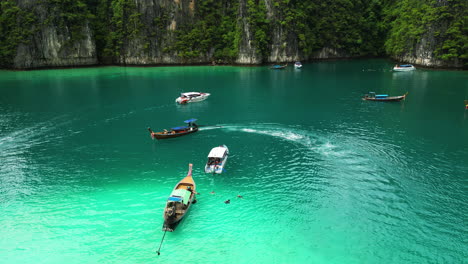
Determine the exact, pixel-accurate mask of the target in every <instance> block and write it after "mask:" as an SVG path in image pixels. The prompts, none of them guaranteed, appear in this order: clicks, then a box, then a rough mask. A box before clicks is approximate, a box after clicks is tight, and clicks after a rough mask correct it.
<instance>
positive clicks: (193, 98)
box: [175, 92, 211, 104]
mask: <svg viewBox="0 0 468 264" xmlns="http://www.w3.org/2000/svg"><path fill="white" fill-rule="evenodd" d="M210 95H211V94H209V93H199V92H188V93H181V94H180V96H179V97H177V99H176V100H175V101H176V103H179V104H187V103H193V102H200V101H203V100H206V98H208V96H210Z"/></svg>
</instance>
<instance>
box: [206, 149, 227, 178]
mask: <svg viewBox="0 0 468 264" xmlns="http://www.w3.org/2000/svg"><path fill="white" fill-rule="evenodd" d="M228 156H229V149H228V147H226V145H222V146H219V147H214V148H213V149H211V151H210V153H209V154H208V162H207V163H206V165H205V172H206V173H216V174H221V173H222V172H223V171H224V166H226V161H227V158H228Z"/></svg>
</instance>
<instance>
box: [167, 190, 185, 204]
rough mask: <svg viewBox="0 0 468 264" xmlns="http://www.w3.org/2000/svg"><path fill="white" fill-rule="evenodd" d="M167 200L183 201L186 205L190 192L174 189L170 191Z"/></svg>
mask: <svg viewBox="0 0 468 264" xmlns="http://www.w3.org/2000/svg"><path fill="white" fill-rule="evenodd" d="M167 200H169V201H174V202H183V203H184V204H185V205H186V204H188V202H189V200H190V192H189V191H187V190H184V189H176V190H174V191H173V192H172V193H171V196H170V197H169V198H168V199H167Z"/></svg>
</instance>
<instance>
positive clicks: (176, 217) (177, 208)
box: [162, 164, 197, 232]
mask: <svg viewBox="0 0 468 264" xmlns="http://www.w3.org/2000/svg"><path fill="white" fill-rule="evenodd" d="M188 187H190V189H191V191H190V196H189V198H188V200H187V203H186V204H185V203H184V202H174V201H172V200H168V202H167V203H166V207H165V208H164V213H163V218H164V223H163V226H162V231H169V232H173V231H174V230H175V229H176V228H177V226H178V225H179V223H180V222H181V221H182V219H184V217H185V216H186V215H187V213H188V212H189V209H190V207H191V206H192V204H193V203H196V193H197V192H196V184H195V181H194V180H193V178H192V164H190V165H189V172H188V173H187V176H186V177H185V178H183V179H182V180H180V181H179V182H178V183H177V184H176V185H175V187H174V189H173V190H172V193H174V192H175V191H176V190H180V191H182V192H184V191H185V192H186V193H187V194H188V193H189V191H188V190H187V188H188Z"/></svg>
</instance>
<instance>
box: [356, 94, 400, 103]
mask: <svg viewBox="0 0 468 264" xmlns="http://www.w3.org/2000/svg"><path fill="white" fill-rule="evenodd" d="M405 97H406V95H402V96H390V97H386V98H373V97H364V98H362V99H363V100H367V101H377V102H398V101H401V100H403V99H405Z"/></svg>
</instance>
